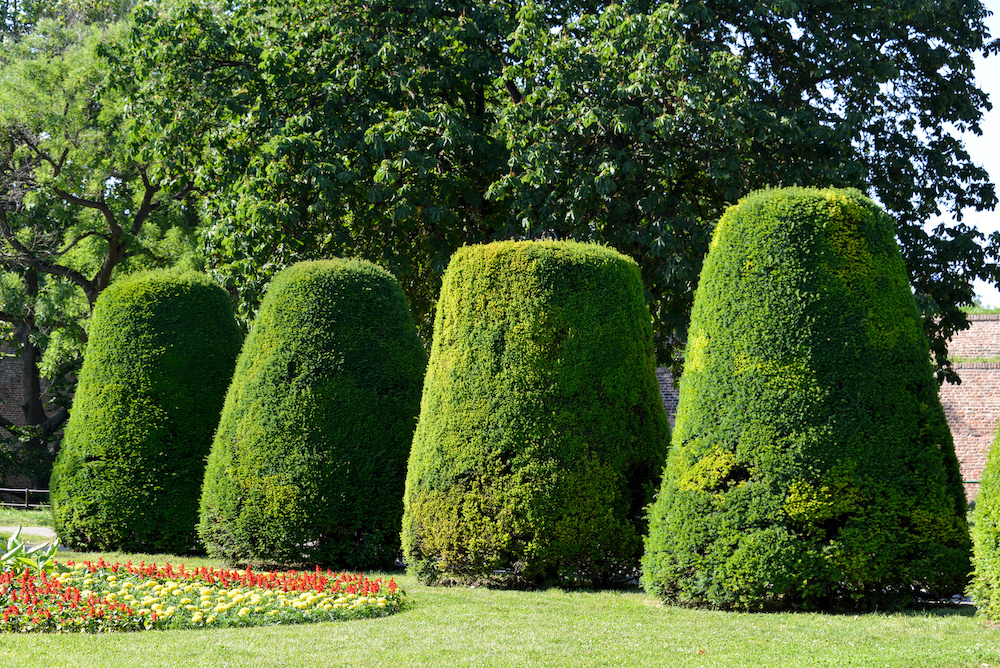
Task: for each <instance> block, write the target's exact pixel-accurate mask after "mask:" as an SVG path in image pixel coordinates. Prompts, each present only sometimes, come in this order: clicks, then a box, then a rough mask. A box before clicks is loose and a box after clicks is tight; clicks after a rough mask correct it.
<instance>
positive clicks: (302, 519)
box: [199, 260, 426, 569]
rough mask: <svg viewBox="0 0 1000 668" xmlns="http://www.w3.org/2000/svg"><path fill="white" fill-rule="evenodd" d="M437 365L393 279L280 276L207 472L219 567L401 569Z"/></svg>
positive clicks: (360, 273) (327, 273)
mask: <svg viewBox="0 0 1000 668" xmlns="http://www.w3.org/2000/svg"><path fill="white" fill-rule="evenodd" d="M425 364H426V356H425V354H424V350H423V347H422V346H421V344H420V340H419V339H418V338H417V332H416V328H415V326H414V324H413V321H412V318H411V317H410V312H409V309H408V307H407V305H406V299H405V297H404V296H403V290H402V288H401V287H400V285H399V283H398V282H397V281H396V279H395V278H393V277H392V275H391V274H389V273H388V272H387V271H385V270H384V269H381V268H379V267H376V266H375V265H373V264H370V263H368V262H362V261H358V260H327V261H319V262H303V263H300V264H296V265H293V266H291V267H289V268H287V269H285V270H284V271H282V272H281V273H280V274H278V275H277V276H276V277H275V279H274V281H273V282H272V283H271V286H270V288H269V289H268V291H267V294H266V296H265V298H264V300H263V303H262V304H261V307H260V311H259V312H258V315H257V318H256V320H255V321H254V324H253V327H252V329H251V330H250V334H249V335H248V336H247V340H246V344H245V345H244V347H243V352H242V353H241V354H240V358H239V362H238V364H237V368H236V373H235V374H234V377H233V383H232V386H231V387H230V388H229V394H228V395H227V397H226V404H225V408H224V409H223V412H222V418H221V419H220V422H219V429H218V432H217V434H216V437H215V441H214V443H213V445H212V452H211V455H210V456H209V460H208V467H207V469H206V472H205V484H204V489H203V492H202V502H201V523H200V525H199V531H200V534H201V537H202V539H203V540H204V542H205V546H206V547H207V549H208V552H209V554H211V555H213V556H216V557H220V558H223V559H225V560H226V561H228V562H230V563H238V564H242V563H251V564H286V565H293V564H322V565H327V566H335V567H343V568H351V569H361V568H365V569H371V568H382V567H388V566H391V565H392V564H393V563H394V562H395V560H396V559H397V558H398V556H399V524H400V519H401V517H402V514H403V484H404V479H405V475H406V458H407V456H408V454H409V450H410V440H411V438H412V435H413V428H414V426H415V424H416V419H417V413H418V410H419V406H420V387H421V382H422V379H423V372H424V366H425Z"/></svg>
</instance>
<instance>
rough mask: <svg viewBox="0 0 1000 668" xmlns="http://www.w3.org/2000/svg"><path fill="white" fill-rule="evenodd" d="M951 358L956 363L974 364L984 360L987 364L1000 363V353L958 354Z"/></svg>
mask: <svg viewBox="0 0 1000 668" xmlns="http://www.w3.org/2000/svg"><path fill="white" fill-rule="evenodd" d="M950 359H951V361H952V362H953V363H955V364H973V363H982V362H985V363H987V364H998V363H1000V355H996V356H994V357H957V356H956V357H952V358H950Z"/></svg>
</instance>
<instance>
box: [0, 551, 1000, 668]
mask: <svg viewBox="0 0 1000 668" xmlns="http://www.w3.org/2000/svg"><path fill="white" fill-rule="evenodd" d="M60 557H61V558H62V559H74V560H81V559H92V560H96V559H100V558H103V559H105V560H106V561H126V560H132V561H133V562H136V563H138V562H141V561H143V560H145V561H147V563H149V562H154V561H155V562H157V563H160V564H162V563H165V562H167V561H170V562H171V563H173V564H178V565H179V564H180V563H181V562H182V561H183V562H185V564H186V566H187V567H188V568H199V567H202V566H206V567H219V566H221V565H222V564H221V563H219V562H218V561H215V560H211V559H181V558H178V557H174V556H169V555H123V554H109V553H87V554H80V553H73V552H66V553H61V554H60ZM368 575H370V576H371V577H380V576H381V577H394V578H395V579H396V581H397V582H398V583H399V584H400V586H402V587H403V588H404V589H405V590H406V591H407V594H408V598H409V601H410V604H409V606H408V607H407V608H405V609H404V610H403V611H401V612H399V613H397V614H396V615H393V616H391V617H385V618H379V619H359V620H350V621H339V622H321V623H312V624H296V625H291V626H264V627H256V628H230V629H209V628H203V629H192V630H179V631H177V630H168V631H144V632H135V633H105V634H97V635H93V634H30V635H29V634H4V635H3V641H2V643H0V665H29V664H42V665H54V666H56V665H57V666H68V667H74V666H80V667H87V668H90V667H93V666H108V667H113V668H127V667H129V666H142V667H143V668H156V667H158V666H164V667H167V666H169V667H173V666H178V665H198V666H309V667H311V668H312V667H316V666H353V665H364V666H434V667H435V668H437V667H439V666H497V667H503V666H560V667H561V666H616V667H617V666H636V667H646V666H670V667H671V668H673V667H675V666H678V667H684V666H706V667H708V666H725V667H727V668H728V667H734V668H739V667H741V666H768V667H771V666H810V667H812V666H831V667H833V666H836V667H838V668H839V667H842V666H859V667H860V666H865V667H869V666H898V667H900V668H903V667H906V668H916V667H921V666H923V667H927V668H952V667H956V668H957V667H970V668H972V667H975V668H979V667H980V666H982V665H984V664H986V665H997V664H1000V631H998V630H996V629H992V628H990V627H987V626H985V625H984V624H982V623H981V622H979V621H978V620H976V619H974V618H973V617H972V614H973V610H972V608H971V607H969V606H946V607H932V608H928V609H926V610H918V611H911V612H908V613H902V614H888V615H883V614H872V615H861V616H851V615H825V614H812V613H803V614H737V613H726V612H715V611H707V610H687V609H680V608H669V607H663V606H662V605H660V604H659V603H658V602H657V601H656V600H655V599H653V598H651V597H649V596H647V595H646V594H645V593H643V592H641V591H638V590H630V591H599V592H589V591H588V592H568V591H562V590H558V589H551V590H547V591H541V592H519V591H494V590H487V589H473V588H453V589H449V588H436V587H426V586H422V585H420V584H418V583H417V582H416V581H415V580H414V579H412V578H409V577H407V576H405V575H399V574H390V575H388V576H387V575H386V574H381V573H372V574H368Z"/></svg>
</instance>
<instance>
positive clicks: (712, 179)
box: [113, 0, 1000, 376]
mask: <svg viewBox="0 0 1000 668" xmlns="http://www.w3.org/2000/svg"><path fill="white" fill-rule="evenodd" d="M985 16H987V12H986V10H985V9H984V7H983V6H982V3H981V2H979V1H978V0H967V1H963V2H944V1H943V0H922V1H921V2H916V3H908V4H905V5H902V4H898V3H875V5H873V6H870V7H868V8H867V9H865V10H859V9H858V8H857V6H856V4H855V3H847V2H828V3H823V4H822V5H821V6H820V5H817V4H815V3H797V2H791V1H790V0H779V1H778V2H767V3H765V2H751V3H746V2H733V1H732V0H674V1H673V2H650V1H643V0H636V1H634V2H625V3H622V4H607V3H603V2H593V1H583V2H544V1H541V0H528V1H515V0H510V1H507V2H493V3H467V4H466V3H462V2H458V3H438V2H433V1H431V0H378V1H376V2H373V3H367V4H362V3H356V2H347V1H345V0H336V1H333V2H328V1H325V0H324V1H322V2H321V1H320V0H302V1H301V2H294V3H293V2H288V1H287V0H253V1H249V2H239V3H235V2H228V3H227V2H197V1H192V0H178V1H175V2H167V3H165V4H162V5H159V6H157V5H145V6H142V7H140V8H139V9H138V10H137V11H135V12H134V13H133V17H134V21H133V28H132V31H131V35H130V37H129V39H128V40H127V41H126V42H125V44H124V46H123V48H121V49H117V50H116V51H115V53H114V58H113V59H114V60H115V61H116V69H117V72H118V75H119V80H120V81H121V83H122V84H123V86H125V87H126V88H127V89H128V91H129V97H130V99H131V104H132V109H133V112H134V114H135V116H134V118H135V120H136V121H137V124H136V126H135V129H136V133H135V137H136V138H137V139H138V140H139V141H140V142H141V144H142V145H143V146H144V147H145V149H146V150H147V151H149V153H148V155H149V156H160V157H163V158H164V159H165V161H166V164H168V165H171V166H175V167H178V168H180V169H176V170H174V171H175V173H186V174H190V175H191V178H193V179H194V180H195V181H196V183H197V184H198V185H199V186H200V187H203V188H204V189H206V190H210V191H211V192H213V193H214V196H213V197H211V198H210V201H209V204H210V206H211V207H212V209H213V210H214V212H215V213H216V216H215V221H216V222H215V223H214V225H213V227H211V228H210V229H209V231H208V234H207V235H206V241H207V245H206V249H207V250H208V252H209V255H210V261H211V264H212V266H213V267H214V269H215V270H216V271H217V272H218V273H219V274H220V276H221V277H223V278H224V279H225V280H226V281H227V282H228V284H229V285H230V287H231V288H232V289H233V290H235V291H237V292H239V293H240V294H241V296H242V298H243V304H244V308H245V310H246V311H247V313H249V312H251V311H252V310H253V309H254V308H255V304H256V302H257V300H258V297H259V295H260V294H261V292H262V290H263V288H264V286H265V285H266V283H267V281H268V280H269V278H270V276H271V275H273V274H274V272H275V271H276V270H277V269H279V268H280V267H281V266H283V265H285V264H288V263H290V262H292V261H294V260H298V259H303V258H311V257H319V256H324V255H329V254H334V253H342V252H350V253H352V254H356V255H361V256H363V257H366V258H368V259H372V260H375V261H378V262H380V263H382V264H384V265H385V266H387V267H388V268H390V269H391V270H392V271H393V272H394V273H395V274H396V275H397V276H398V277H399V278H400V280H401V282H402V283H403V285H404V288H405V289H406V290H407V293H408V296H409V298H410V300H411V303H412V304H413V306H414V310H415V313H416V314H417V316H418V317H419V318H421V319H423V320H424V322H425V323H427V322H429V316H430V306H431V304H432V303H433V301H434V299H435V298H436V294H437V291H438V286H439V285H440V276H441V274H442V272H443V270H444V267H445V264H446V261H447V258H448V257H449V256H450V254H451V253H452V251H453V250H454V249H455V248H457V247H458V246H459V245H460V244H462V243H464V242H479V241H485V240H489V239H495V238H506V237H511V236H526V237H534V236H539V235H541V234H545V235H548V236H558V237H568V238H577V239H590V240H596V241H601V242H605V243H609V244H611V245H613V246H615V247H616V248H618V249H619V250H621V251H623V252H626V253H628V254H629V255H630V256H632V257H634V258H635V259H636V260H637V261H638V262H639V263H640V266H641V269H642V273H643V279H644V281H645V284H646V287H647V290H648V291H649V295H648V298H649V299H650V300H651V301H652V304H653V309H652V310H653V314H654V320H655V333H656V337H657V347H658V352H659V355H660V358H661V359H668V358H671V357H672V356H673V354H674V353H675V348H676V346H677V344H678V343H679V342H681V341H683V339H684V336H685V327H686V322H687V318H688V313H689V310H690V304H691V300H692V294H693V289H694V285H695V283H696V280H697V276H698V271H699V269H700V266H701V261H702V257H703V256H704V254H705V252H706V249H707V244H708V238H709V234H710V232H711V229H712V226H713V225H714V221H716V220H717V219H718V217H719V216H720V215H721V213H722V211H723V210H724V209H725V207H726V206H727V205H728V204H729V203H732V202H735V201H736V200H737V199H738V198H739V197H740V196H742V195H743V194H745V193H747V192H749V191H750V190H753V189H755V188H758V187H761V186H765V185H820V186H829V185H834V186H855V187H860V188H862V189H863V190H865V191H866V192H868V193H869V194H870V195H872V196H873V197H875V198H876V199H877V200H878V201H879V202H881V203H882V204H883V205H884V206H885V207H886V208H887V209H888V210H889V212H890V213H891V214H892V215H893V216H894V218H895V219H896V221H897V223H898V237H899V240H900V242H901V244H902V247H903V253H904V257H905V259H906V262H907V266H908V269H909V272H910V276H911V280H912V281H913V285H914V288H915V290H916V292H917V294H918V298H919V299H920V302H921V306H922V308H923V311H924V313H925V316H927V317H926V318H925V322H926V327H927V329H928V332H929V333H930V334H931V338H932V341H933V342H934V351H935V354H936V355H937V358H938V363H939V372H940V375H942V376H946V375H949V374H951V372H950V370H949V369H948V365H947V362H946V360H945V344H946V339H947V337H948V336H949V335H950V334H951V333H952V332H953V331H955V330H956V329H959V328H962V327H963V326H965V324H966V323H965V319H964V316H963V315H962V314H961V312H960V311H959V307H960V306H961V305H963V304H967V303H970V302H971V300H972V298H973V289H972V283H971V282H972V280H973V279H976V278H985V279H987V280H991V281H993V280H996V276H997V271H998V266H997V259H998V252H1000V251H998V246H1000V240H998V239H990V240H989V241H988V242H986V241H985V240H984V238H983V237H982V235H980V234H979V233H978V232H977V231H976V230H974V229H972V228H969V227H968V226H965V225H964V224H962V223H961V222H956V223H954V224H951V225H940V226H939V227H938V228H937V229H936V230H934V231H933V233H931V234H928V233H927V232H925V225H926V223H927V221H928V220H930V219H932V218H933V217H934V216H936V215H937V214H939V213H945V214H954V216H955V218H956V220H958V221H960V216H961V211H962V209H963V208H969V207H971V208H976V209H985V208H990V207H993V206H994V204H995V202H996V197H995V194H994V187H993V184H992V183H990V181H989V178H988V175H987V174H986V172H985V171H984V170H983V169H981V168H980V167H978V166H976V165H975V164H973V163H972V161H971V159H970V157H969V155H968V153H967V151H966V149H965V146H964V144H963V140H962V138H961V133H962V132H966V131H971V132H973V133H975V132H978V131H979V122H980V120H981V118H982V113H983V110H984V109H986V108H988V106H989V103H988V101H987V99H986V96H985V94H984V93H983V92H982V91H980V90H979V89H978V88H976V86H975V84H974V82H973V76H972V75H973V60H972V56H973V54H975V53H977V52H982V51H987V52H993V51H996V50H997V44H996V42H989V41H988V40H989V35H988V33H987V31H986V28H985V26H984V23H983V19H984V17H985ZM167 64H169V66H167Z"/></svg>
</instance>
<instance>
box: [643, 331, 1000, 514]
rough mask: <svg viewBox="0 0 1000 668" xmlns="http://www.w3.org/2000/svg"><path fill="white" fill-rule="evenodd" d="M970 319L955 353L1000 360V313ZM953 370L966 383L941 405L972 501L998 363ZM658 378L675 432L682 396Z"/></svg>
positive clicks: (996, 392)
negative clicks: (678, 407) (675, 416)
mask: <svg viewBox="0 0 1000 668" xmlns="http://www.w3.org/2000/svg"><path fill="white" fill-rule="evenodd" d="M969 320H970V322H971V324H972V327H970V328H969V329H967V330H965V331H963V332H959V333H958V334H956V335H955V336H954V337H953V338H952V340H951V343H950V345H949V351H950V353H951V355H952V356H953V357H957V358H962V359H974V358H993V357H1000V314H994V313H989V314H972V315H970V316H969ZM955 370H956V371H957V372H958V375H959V377H960V378H961V379H962V383H961V384H960V385H949V384H947V383H945V385H944V386H943V387H942V388H941V394H940V396H941V405H942V406H943V407H944V412H945V416H946V417H947V418H948V426H949V427H951V435H952V438H953V439H954V440H955V453H956V454H957V455H958V463H959V466H960V467H961V472H962V479H963V480H965V481H966V483H965V495H966V497H967V498H968V499H969V500H970V501H972V500H974V499H975V498H976V495H977V494H978V493H979V483H978V482H972V481H978V480H979V478H980V476H981V475H982V472H983V468H984V467H985V466H986V457H987V455H988V454H989V451H990V445H991V444H992V443H993V435H994V433H995V432H996V428H997V423H998V422H1000V363H987V362H974V361H968V362H960V363H957V364H955ZM656 377H657V380H658V381H659V382H660V396H661V397H662V398H663V406H664V408H666V410H667V417H668V418H669V420H670V426H671V428H672V427H673V426H674V415H675V414H676V413H677V399H678V397H679V394H680V393H679V392H678V391H677V388H676V387H674V384H673V378H671V376H670V371H669V370H668V369H667V368H665V367H660V368H659V369H657V370H656Z"/></svg>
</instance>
